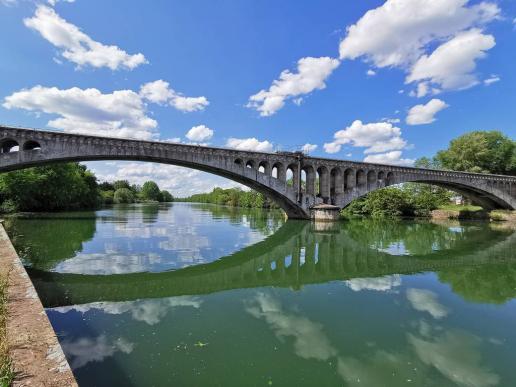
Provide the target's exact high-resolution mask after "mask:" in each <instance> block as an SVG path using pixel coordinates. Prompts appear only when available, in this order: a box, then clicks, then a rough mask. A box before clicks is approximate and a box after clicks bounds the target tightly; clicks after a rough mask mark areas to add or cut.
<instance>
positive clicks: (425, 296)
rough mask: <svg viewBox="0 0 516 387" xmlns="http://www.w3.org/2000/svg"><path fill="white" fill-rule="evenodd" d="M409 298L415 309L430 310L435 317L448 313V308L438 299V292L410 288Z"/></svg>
mask: <svg viewBox="0 0 516 387" xmlns="http://www.w3.org/2000/svg"><path fill="white" fill-rule="evenodd" d="M407 299H408V300H409V301H410V303H411V304H412V307H413V308H414V309H416V310H418V311H420V312H428V313H430V314H431V315H432V317H433V318H437V319H439V318H443V317H446V316H447V315H448V309H447V308H446V307H445V306H444V305H442V304H440V303H439V301H437V294H435V293H434V292H432V291H430V290H425V289H414V288H410V289H408V290H407Z"/></svg>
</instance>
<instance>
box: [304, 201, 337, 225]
mask: <svg viewBox="0 0 516 387" xmlns="http://www.w3.org/2000/svg"><path fill="white" fill-rule="evenodd" d="M310 219H311V220H314V221H316V222H335V221H338V220H340V207H337V206H334V205H332V204H324V203H322V204H316V205H315V206H313V207H310Z"/></svg>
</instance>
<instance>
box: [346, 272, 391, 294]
mask: <svg viewBox="0 0 516 387" xmlns="http://www.w3.org/2000/svg"><path fill="white" fill-rule="evenodd" d="M344 283H345V284H346V285H347V286H348V287H349V288H350V289H351V290H353V291H355V292H359V291H361V290H375V291H378V292H385V291H387V290H391V289H393V288H395V287H398V286H400V285H401V276H400V275H399V274H394V275H386V276H384V277H376V278H354V279H351V280H348V281H344Z"/></svg>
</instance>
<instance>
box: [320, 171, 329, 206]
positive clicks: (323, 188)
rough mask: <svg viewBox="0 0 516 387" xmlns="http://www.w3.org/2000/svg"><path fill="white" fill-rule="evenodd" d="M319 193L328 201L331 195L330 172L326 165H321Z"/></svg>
mask: <svg viewBox="0 0 516 387" xmlns="http://www.w3.org/2000/svg"><path fill="white" fill-rule="evenodd" d="M317 172H319V195H320V196H321V197H322V198H323V199H324V200H325V201H326V200H327V199H329V197H330V172H329V171H328V168H326V167H324V166H323V167H319V168H318V170H317Z"/></svg>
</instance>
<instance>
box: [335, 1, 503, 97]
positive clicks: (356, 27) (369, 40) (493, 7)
mask: <svg viewBox="0 0 516 387" xmlns="http://www.w3.org/2000/svg"><path fill="white" fill-rule="evenodd" d="M471 3H472V2H471V1H469V0H432V1H428V0H387V1H385V3H383V5H381V6H379V7H378V8H375V9H372V10H370V11H368V12H366V13H365V14H364V15H363V16H362V17H361V18H360V19H359V20H358V21H357V22H356V23H355V24H353V25H351V26H349V27H348V28H347V35H346V37H345V38H344V39H343V40H342V41H341V43H340V47H339V52H340V59H341V60H344V59H351V60H354V59H358V58H362V59H363V60H364V61H365V62H367V63H369V64H371V65H372V66H375V67H376V68H383V67H397V68H401V69H403V70H405V71H406V72H408V76H407V79H406V82H407V83H411V82H425V83H426V82H431V83H432V84H434V85H435V86H430V85H429V84H424V85H423V86H418V88H417V92H413V93H412V95H414V96H415V95H417V96H419V97H421V96H424V95H426V94H427V93H430V92H431V93H433V94H435V93H437V92H439V91H441V90H442V89H445V90H448V89H464V88H467V87H471V86H473V85H475V84H477V83H478V81H477V79H476V76H475V75H474V74H473V70H474V69H475V67H476V60H477V59H480V58H483V57H484V56H485V52H486V51H487V50H489V49H490V48H492V47H493V46H494V44H495V41H494V38H493V37H492V36H491V35H484V34H482V29H483V28H484V27H485V26H486V25H487V24H488V23H489V22H492V21H493V20H496V19H499V18H500V13H501V11H500V8H499V7H498V5H497V4H496V3H494V2H487V1H483V2H480V3H477V4H471ZM435 45H440V47H438V48H437V49H436V50H435V51H434V52H433V53H432V54H431V55H428V51H429V50H430V49H431V48H433V47H434V46H435ZM373 71H374V70H373Z"/></svg>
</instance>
